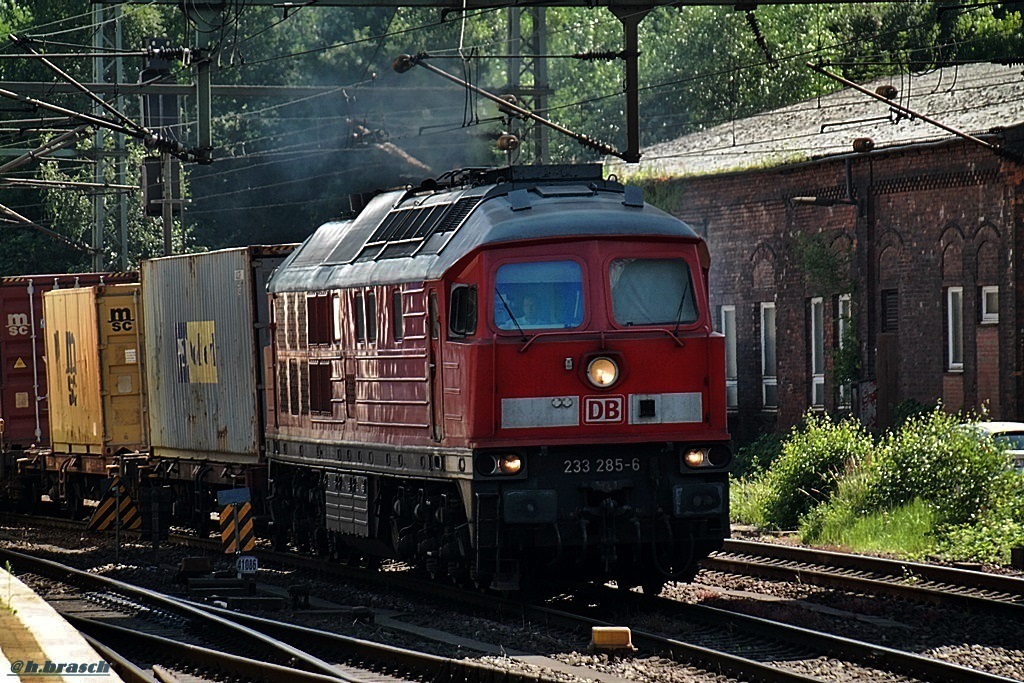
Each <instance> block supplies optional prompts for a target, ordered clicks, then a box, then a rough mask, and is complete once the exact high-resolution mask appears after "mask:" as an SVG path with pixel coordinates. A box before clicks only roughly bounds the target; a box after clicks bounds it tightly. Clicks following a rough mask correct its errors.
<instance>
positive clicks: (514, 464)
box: [498, 453, 523, 474]
mask: <svg viewBox="0 0 1024 683" xmlns="http://www.w3.org/2000/svg"><path fill="white" fill-rule="evenodd" d="M498 468H499V469H501V471H502V473H503V474H518V473H519V470H521V469H523V459H522V458H520V457H519V456H518V455H516V454H515V453H510V454H509V455H503V456H501V458H500V459H499V460H498Z"/></svg>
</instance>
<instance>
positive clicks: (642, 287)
mask: <svg viewBox="0 0 1024 683" xmlns="http://www.w3.org/2000/svg"><path fill="white" fill-rule="evenodd" d="M609 278H610V281H611V287H612V312H613V313H614V315H615V322H616V323H618V324H619V325H623V326H625V327H631V326H633V325H689V324H691V323H695V322H697V317H698V313H699V311H698V309H697V296H696V293H695V292H694V290H693V278H692V277H691V276H690V266H689V264H687V263H686V261H684V260H682V259H678V258H674V259H646V258H624V259H615V260H614V261H612V263H611V267H610V269H609Z"/></svg>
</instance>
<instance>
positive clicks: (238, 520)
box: [220, 501, 256, 555]
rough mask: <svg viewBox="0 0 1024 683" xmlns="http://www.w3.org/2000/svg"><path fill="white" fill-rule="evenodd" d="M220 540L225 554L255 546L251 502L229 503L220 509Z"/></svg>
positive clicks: (247, 549)
mask: <svg viewBox="0 0 1024 683" xmlns="http://www.w3.org/2000/svg"><path fill="white" fill-rule="evenodd" d="M220 540H221V546H222V547H223V548H224V554H225V555H233V554H235V553H241V552H248V551H250V550H252V549H253V548H255V547H256V533H255V531H254V524H253V519H252V503H250V502H248V501H246V502H244V503H229V504H228V505H225V506H224V508H223V509H222V510H221V511H220Z"/></svg>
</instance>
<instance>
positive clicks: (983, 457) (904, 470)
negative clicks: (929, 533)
mask: <svg viewBox="0 0 1024 683" xmlns="http://www.w3.org/2000/svg"><path fill="white" fill-rule="evenodd" d="M877 456H878V457H876V458H875V459H874V460H873V461H872V465H873V469H874V481H872V483H871V490H870V492H869V493H868V497H867V498H868V499H867V505H868V506H869V508H870V509H871V510H882V509H892V508H895V507H897V506H899V505H902V504H904V503H909V502H910V501H912V500H914V499H915V498H921V499H922V500H924V501H926V502H928V503H930V504H931V505H932V507H933V508H934V509H935V512H936V515H937V516H936V521H937V523H939V524H946V525H955V524H966V523H968V522H970V521H971V520H972V519H973V518H974V516H975V515H976V514H977V513H978V511H979V510H982V509H984V508H985V507H986V506H987V505H989V504H990V503H991V502H993V493H994V492H995V491H996V490H997V489H999V488H1001V487H1005V486H1007V485H1008V484H1009V479H1008V478H1009V477H1012V476H1013V474H1012V473H1011V472H1010V471H1009V470H1008V468H1007V458H1006V454H1005V452H1004V451H1003V450H1002V449H1000V448H999V447H998V446H997V445H996V444H995V442H994V441H992V440H991V439H983V438H979V436H978V434H977V433H975V432H974V431H973V430H971V429H968V428H965V427H964V426H963V424H962V421H961V418H959V417H957V416H955V415H950V414H948V413H945V412H943V411H942V410H941V409H939V408H936V409H934V410H932V411H931V412H930V413H927V414H923V415H918V416H916V417H911V418H909V419H908V420H907V422H906V423H905V424H904V425H903V428H902V429H901V430H899V431H898V432H896V433H893V434H889V435H888V436H887V437H886V438H885V440H884V441H883V442H882V444H881V445H880V447H879V449H878V454H877Z"/></svg>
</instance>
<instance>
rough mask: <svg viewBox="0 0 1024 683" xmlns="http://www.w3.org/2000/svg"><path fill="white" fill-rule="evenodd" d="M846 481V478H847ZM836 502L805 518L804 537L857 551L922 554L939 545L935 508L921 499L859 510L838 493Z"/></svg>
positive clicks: (802, 531)
mask: <svg viewBox="0 0 1024 683" xmlns="http://www.w3.org/2000/svg"><path fill="white" fill-rule="evenodd" d="M844 482H845V480H844ZM833 502H834V503H835V504H834V505H821V506H819V507H817V508H815V509H814V510H812V511H811V513H810V514H809V515H808V516H807V517H806V518H805V519H804V522H803V523H802V524H801V535H802V537H803V538H804V540H812V539H813V542H815V543H822V544H826V545H834V546H840V547H843V548H849V549H850V550H854V551H856V552H876V553H884V552H891V551H892V550H893V549H894V548H898V549H899V550H900V552H901V553H902V554H905V555H908V556H911V557H922V556H924V555H926V554H928V553H929V552H931V551H932V550H933V549H934V548H935V539H934V538H933V537H932V529H933V527H934V525H935V512H934V509H933V508H932V506H931V505H928V504H927V503H925V502H924V501H922V500H920V499H914V500H913V501H911V502H909V503H907V504H905V505H900V506H897V507H895V508H893V509H891V510H888V509H886V510H877V511H874V512H870V513H868V514H863V515H862V514H858V513H857V511H856V510H854V509H852V508H851V507H850V506H849V505H848V504H847V499H845V498H841V497H840V496H839V495H838V494H837V495H836V497H835V498H834V499H833Z"/></svg>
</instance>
